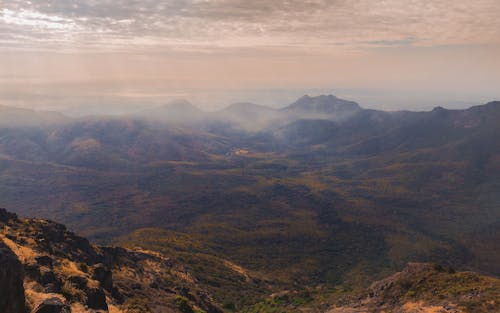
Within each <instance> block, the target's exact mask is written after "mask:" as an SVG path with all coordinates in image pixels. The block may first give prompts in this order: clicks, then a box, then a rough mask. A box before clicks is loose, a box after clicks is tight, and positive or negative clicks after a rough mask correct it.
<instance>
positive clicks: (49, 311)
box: [33, 297, 71, 313]
mask: <svg viewBox="0 0 500 313" xmlns="http://www.w3.org/2000/svg"><path fill="white" fill-rule="evenodd" d="M33 313H71V309H70V307H69V306H68V305H67V304H65V303H63V302H62V301H61V299H59V298H56V297H54V298H49V299H46V300H44V301H43V302H42V303H40V304H39V305H38V307H37V308H36V309H35V310H33Z"/></svg>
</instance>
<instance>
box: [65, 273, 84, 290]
mask: <svg viewBox="0 0 500 313" xmlns="http://www.w3.org/2000/svg"><path fill="white" fill-rule="evenodd" d="M68 281H69V282H70V283H71V285H72V286H73V287H75V288H76V289H80V290H85V289H86V288H87V282H88V279H87V278H85V277H83V276H70V277H69V278H68Z"/></svg>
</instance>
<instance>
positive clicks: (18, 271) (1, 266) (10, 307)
mask: <svg viewBox="0 0 500 313" xmlns="http://www.w3.org/2000/svg"><path fill="white" fill-rule="evenodd" d="M23 279H24V270H23V266H22V264H21V262H19V260H18V259H17V256H16V255H15V254H14V252H12V250H11V249H10V248H9V247H8V246H7V245H6V244H5V243H4V242H3V241H1V240H0V312H9V313H26V307H25V299H24V287H23Z"/></svg>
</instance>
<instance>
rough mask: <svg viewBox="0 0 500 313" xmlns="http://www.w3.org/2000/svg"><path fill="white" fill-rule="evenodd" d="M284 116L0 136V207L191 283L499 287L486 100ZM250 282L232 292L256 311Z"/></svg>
mask: <svg viewBox="0 0 500 313" xmlns="http://www.w3.org/2000/svg"><path fill="white" fill-rule="evenodd" d="M179 105H180V106H181V107H184V106H186V104H185V103H184V104H183V103H180V104H179ZM242 106H243V107H244V108H242ZM292 108H293V110H292V109H286V108H285V109H281V110H273V109H269V110H267V109H263V108H262V107H259V106H254V105H250V106H249V107H248V108H245V105H244V104H239V105H235V106H233V107H232V108H230V109H229V110H230V111H232V112H233V114H235V115H238V116H240V117H241V116H245V115H249V116H250V113H251V112H257V113H256V114H255V115H251V116H252V119H253V124H254V125H257V126H258V127H257V128H256V129H254V128H252V129H249V128H246V127H240V128H238V123H237V122H234V123H232V124H229V126H228V121H227V120H226V121H218V120H217V119H214V118H213V115H210V117H207V120H204V121H203V122H199V121H197V122H196V123H192V124H189V125H187V124H179V123H170V122H168V121H164V120H157V121H151V120H150V119H143V118H141V117H139V116H136V117H130V116H129V117H122V118H106V117H99V118H97V117H93V118H83V119H78V120H74V121H72V122H70V123H66V124H64V125H57V124H56V125H50V126H39V127H38V128H36V129H33V128H26V127H15V128H14V127H5V128H1V129H0V198H1V199H2V203H3V206H6V207H9V208H12V210H14V211H15V212H17V213H19V214H21V215H23V216H31V217H44V218H50V219H53V220H56V221H57V222H62V223H65V224H67V225H68V227H69V228H70V229H72V230H75V231H77V232H79V233H81V234H82V235H84V236H87V237H89V238H90V239H91V240H93V241H95V242H98V243H100V244H118V245H123V246H127V247H129V248H135V247H137V246H140V247H142V248H144V249H148V250H154V251H159V252H163V253H176V254H178V255H180V256H182V257H187V258H192V257H193V252H195V253H194V255H196V258H198V257H200V258H204V259H205V261H204V262H202V263H203V264H201V265H199V266H196V262H197V261H194V260H193V264H191V265H188V267H190V268H191V269H192V270H193V271H194V273H200V274H203V273H208V272H209V270H208V269H211V268H213V266H212V267H211V266H210V265H207V264H214V263H217V262H218V261H217V260H226V261H228V262H230V263H231V264H236V265H237V266H239V267H241V268H243V269H245V271H247V272H248V273H256V274H255V278H256V282H258V281H259V279H260V281H261V284H263V285H265V284H264V283H262V281H266V280H267V281H272V282H273V284H271V285H272V286H269V288H268V289H269V290H272V289H274V288H275V287H276V288H278V289H279V288H282V287H284V286H294V285H300V286H305V287H304V288H314V287H315V286H318V285H322V286H327V287H328V288H333V287H336V286H341V288H347V289H349V288H351V289H357V288H364V287H368V285H369V282H370V281H374V280H377V279H381V278H383V277H384V276H386V275H388V274H390V273H392V272H394V271H396V270H400V269H401V268H402V267H403V266H405V265H406V263H408V262H437V263H440V264H443V265H444V266H452V267H455V268H457V269H461V270H473V271H478V272H482V273H486V274H490V275H499V274H500V267H499V264H500V255H499V254H498V253H497V252H496V251H499V250H500V246H499V243H500V240H499V239H500V237H499V236H500V235H499V233H498V231H497V229H498V226H499V224H498V220H500V207H499V203H500V198H499V196H498V188H499V186H500V167H499V164H500V162H498V161H499V160H500V143H499V141H498V133H500V129H499V128H500V104H499V102H492V103H488V104H485V105H482V106H477V107H472V108H469V109H465V110H447V109H444V108H436V109H434V110H432V111H429V112H407V111H402V112H383V111H377V110H368V109H363V108H361V107H360V106H358V105H357V104H355V103H352V102H350V101H347V100H341V99H338V98H336V97H334V96H322V97H304V98H302V99H300V100H298V101H297V102H295V103H294V104H293V105H292ZM298 108H300V109H298ZM245 110H247V111H250V113H249V112H247V111H245ZM263 110H265V111H270V112H273V119H276V120H275V121H273V122H272V123H270V124H269V123H268V121H267V120H265V119H264V120H259V116H261V115H263V116H265V115H266V114H265V113H259V112H263ZM289 110H292V111H294V112H295V113H293V114H291V113H290V112H287V111H289ZM339 110H340V111H339ZM189 111H190V110H185V111H184V112H185V114H190V113H189ZM196 112H198V111H196ZM339 112H343V113H346V112H348V113H349V114H340V115H339V114H338V113H339ZM240 113H241V115H239V114H240ZM158 114H160V113H158ZM198 114H199V112H198V113H196V115H198ZM274 114H275V115H274ZM252 119H250V120H252ZM177 240H178V242H177ZM172 241H176V249H174V250H175V251H173V252H172V248H171V247H170V243H171V242H172ZM220 270H221V271H222V272H224V271H226V268H225V267H222V268H221V269H220ZM203 279H204V280H205V281H207V282H210V283H212V285H211V286H212V287H210V288H212V289H211V292H212V293H213V295H214V297H219V295H220V294H231V293H228V292H226V291H222V292H221V291H217V290H216V289H217V285H218V284H219V285H221V284H229V285H231V284H232V283H229V282H227V281H225V282H224V283H222V281H220V280H219V278H217V277H214V276H210V277H205V278H203ZM256 284H257V285H252V284H250V285H249V286H246V287H242V286H241V285H234V286H238V287H234V288H233V289H237V288H247V289H245V290H247V291H246V292H248V294H249V295H251V296H249V298H252V299H257V298H258V297H260V296H261V295H262V293H263V292H262V291H261V290H263V289H261V288H262V285H258V283H256ZM266 288H267V287H266ZM268 289H265V292H267V291H268ZM221 298H222V297H221ZM235 298H237V297H236V295H235V294H234V293H233V294H232V295H231V300H230V302H234V301H235V300H234V299H235ZM233 304H235V305H240V304H239V303H233Z"/></svg>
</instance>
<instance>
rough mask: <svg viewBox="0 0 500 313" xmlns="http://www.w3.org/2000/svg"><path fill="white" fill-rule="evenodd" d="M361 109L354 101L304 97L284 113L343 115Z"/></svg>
mask: <svg viewBox="0 0 500 313" xmlns="http://www.w3.org/2000/svg"><path fill="white" fill-rule="evenodd" d="M360 109H361V107H360V106H359V104H357V103H356V102H354V101H348V100H343V99H340V98H337V97H336V96H334V95H320V96H316V97H311V96H309V95H304V96H302V97H301V98H299V99H298V100H297V101H295V102H294V103H292V104H290V105H289V106H288V107H286V108H284V110H286V111H298V112H303V113H315V114H343V113H350V112H356V111H359V110H360Z"/></svg>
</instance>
